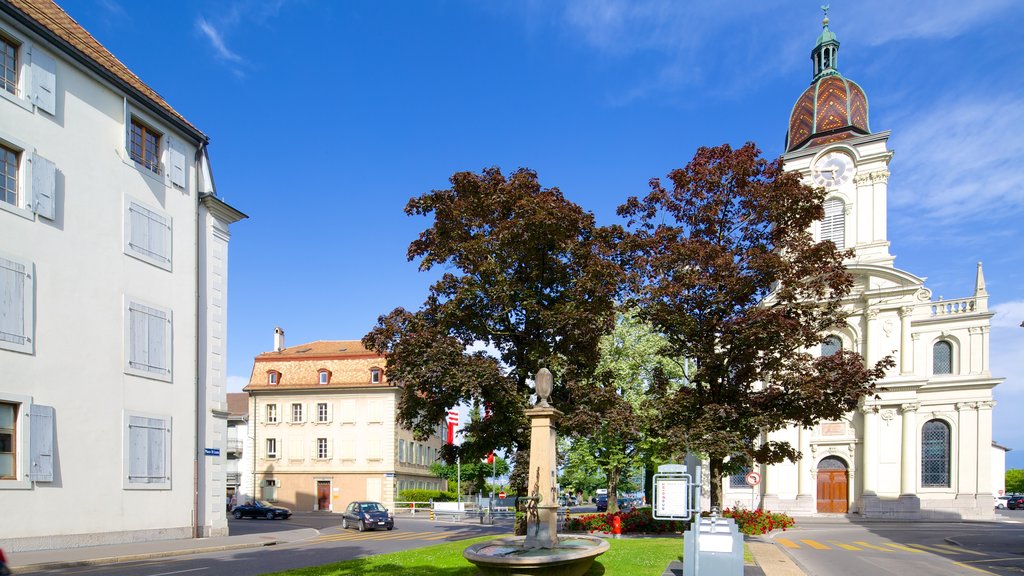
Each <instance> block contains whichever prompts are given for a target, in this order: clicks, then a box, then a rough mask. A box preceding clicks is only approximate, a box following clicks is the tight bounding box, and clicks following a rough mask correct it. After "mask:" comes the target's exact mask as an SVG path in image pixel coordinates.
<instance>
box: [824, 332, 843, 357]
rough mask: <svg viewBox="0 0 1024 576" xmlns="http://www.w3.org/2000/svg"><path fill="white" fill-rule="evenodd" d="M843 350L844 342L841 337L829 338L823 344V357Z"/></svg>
mask: <svg viewBox="0 0 1024 576" xmlns="http://www.w3.org/2000/svg"><path fill="white" fill-rule="evenodd" d="M842 349H843V341H842V340H840V339H839V336H829V337H828V338H825V341H824V342H822V343H821V355H822V356H831V355H833V354H835V353H836V352H839V351H840V350H842Z"/></svg>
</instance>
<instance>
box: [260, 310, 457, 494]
mask: <svg viewBox="0 0 1024 576" xmlns="http://www.w3.org/2000/svg"><path fill="white" fill-rule="evenodd" d="M384 362H385V361H384V358H383V357H382V356H379V355H378V354H376V353H374V352H372V351H369V350H367V349H365V348H363V345H362V343H361V342H359V341H358V340H329V341H324V340H321V341H317V342H311V343H308V344H300V345H297V346H291V347H287V348H286V347H285V346H284V331H283V330H281V329H280V328H277V329H276V330H275V337H274V350H273V351H271V352H264V353H262V354H259V355H258V356H256V358H255V361H254V362H253V367H252V375H251V376H250V378H249V384H248V385H247V386H246V387H245V391H246V392H248V393H249V395H250V403H249V422H250V425H251V430H253V437H254V446H255V449H254V450H253V452H252V454H251V455H249V456H248V457H249V458H251V459H252V462H253V466H252V471H253V475H252V478H251V486H252V488H251V492H250V493H254V494H257V496H258V497H259V498H262V499H265V500H269V501H271V502H279V503H281V504H282V505H284V506H288V507H290V508H292V509H293V510H323V511H334V512H340V511H341V510H342V509H343V508H344V507H345V506H346V505H347V504H348V503H349V502H351V501H353V500H373V501H377V502H382V503H383V504H384V505H385V506H388V507H389V508H390V507H392V506H393V505H394V502H395V501H396V500H397V499H398V498H397V497H398V494H399V492H400V491H402V490H407V489H415V488H419V489H427V490H445V489H446V488H447V481H445V480H443V479H441V478H438V477H437V476H434V475H432V474H431V473H430V465H431V464H432V463H433V462H435V461H437V460H438V456H439V452H440V449H441V442H442V441H443V440H442V437H441V434H440V431H441V428H443V427H442V426H441V425H440V423H439V424H438V434H435V435H432V436H431V437H430V438H427V439H425V440H417V439H415V438H413V436H412V433H411V432H410V431H408V430H405V429H404V428H402V427H401V426H400V425H399V424H398V422H397V420H396V417H395V416H396V414H397V409H398V397H399V393H400V392H401V389H400V388H399V387H398V386H396V385H395V384H393V383H391V382H389V381H388V380H387V377H386V376H385V374H384ZM243 483H244V480H243Z"/></svg>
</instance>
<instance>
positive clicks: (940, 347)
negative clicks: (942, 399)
mask: <svg viewBox="0 0 1024 576" xmlns="http://www.w3.org/2000/svg"><path fill="white" fill-rule="evenodd" d="M952 373H953V345H952V344H950V343H949V342H946V341H945V340H939V341H938V342H936V343H935V345H934V346H932V374H952Z"/></svg>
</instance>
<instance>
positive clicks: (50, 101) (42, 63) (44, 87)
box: [31, 48, 57, 114]
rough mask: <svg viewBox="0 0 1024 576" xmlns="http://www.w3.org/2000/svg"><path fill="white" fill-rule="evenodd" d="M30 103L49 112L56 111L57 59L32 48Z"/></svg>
mask: <svg viewBox="0 0 1024 576" xmlns="http://www.w3.org/2000/svg"><path fill="white" fill-rule="evenodd" d="M31 57H32V103H33V104H35V105H36V106H37V107H38V108H39V109H40V110H43V111H45V112H47V113H49V114H54V113H56V111H57V61H56V60H54V59H53V58H51V57H50V56H49V55H47V54H45V53H43V51H42V50H40V49H39V48H33V49H32V55H31Z"/></svg>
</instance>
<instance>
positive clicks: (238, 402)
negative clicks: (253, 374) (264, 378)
mask: <svg viewBox="0 0 1024 576" xmlns="http://www.w3.org/2000/svg"><path fill="white" fill-rule="evenodd" d="M228 414H230V415H232V416H246V415H248V414H249V395H248V394H246V393H245V392H228Z"/></svg>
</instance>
